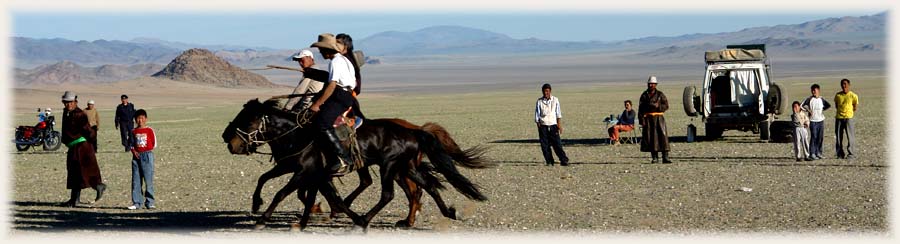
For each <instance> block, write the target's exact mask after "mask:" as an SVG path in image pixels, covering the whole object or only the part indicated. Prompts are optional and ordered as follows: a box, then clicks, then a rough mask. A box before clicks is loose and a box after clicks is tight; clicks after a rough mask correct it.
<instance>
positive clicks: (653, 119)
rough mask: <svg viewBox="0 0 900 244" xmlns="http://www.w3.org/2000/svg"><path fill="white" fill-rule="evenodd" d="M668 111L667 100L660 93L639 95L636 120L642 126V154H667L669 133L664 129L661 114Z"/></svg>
mask: <svg viewBox="0 0 900 244" xmlns="http://www.w3.org/2000/svg"><path fill="white" fill-rule="evenodd" d="M668 109H669V100H668V99H666V95H665V94H663V93H662V92H661V91H659V90H656V92H655V93H654V94H653V95H652V96H651V95H650V93H649V91H644V93H642V94H641V100H640V105H639V106H638V120H639V121H640V123H641V124H642V125H644V122H646V124H645V126H644V131H643V132H642V133H641V135H642V139H641V151H642V152H668V151H669V133H668V132H667V129H666V118H665V116H663V112H665V111H666V110H668Z"/></svg>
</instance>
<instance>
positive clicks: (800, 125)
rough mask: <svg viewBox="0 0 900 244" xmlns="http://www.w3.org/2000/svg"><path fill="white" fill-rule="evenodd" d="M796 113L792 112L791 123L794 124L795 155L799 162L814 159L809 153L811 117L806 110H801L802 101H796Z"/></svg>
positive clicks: (794, 105)
mask: <svg viewBox="0 0 900 244" xmlns="http://www.w3.org/2000/svg"><path fill="white" fill-rule="evenodd" d="M793 107H794V114H791V124H793V125H794V155H795V156H796V158H797V162H800V161H801V160H806V161H812V158H810V155H809V131H807V128H809V117H808V116H807V115H806V113H807V112H806V111H805V110H801V108H800V102H798V101H794V104H793Z"/></svg>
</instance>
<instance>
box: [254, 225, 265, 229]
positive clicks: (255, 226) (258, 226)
mask: <svg viewBox="0 0 900 244" xmlns="http://www.w3.org/2000/svg"><path fill="white" fill-rule="evenodd" d="M265 228H266V224H256V225H254V226H253V229H254V230H262V229H265Z"/></svg>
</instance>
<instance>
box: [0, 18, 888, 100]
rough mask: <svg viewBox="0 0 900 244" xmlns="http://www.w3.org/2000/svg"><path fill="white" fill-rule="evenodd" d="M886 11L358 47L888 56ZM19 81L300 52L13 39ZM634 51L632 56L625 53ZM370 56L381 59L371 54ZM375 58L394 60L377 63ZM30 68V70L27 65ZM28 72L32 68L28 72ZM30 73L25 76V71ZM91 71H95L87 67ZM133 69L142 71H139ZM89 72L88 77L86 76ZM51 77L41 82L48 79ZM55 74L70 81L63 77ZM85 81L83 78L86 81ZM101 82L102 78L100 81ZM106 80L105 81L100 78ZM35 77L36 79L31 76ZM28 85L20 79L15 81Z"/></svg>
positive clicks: (443, 29) (257, 60) (251, 60)
mask: <svg viewBox="0 0 900 244" xmlns="http://www.w3.org/2000/svg"><path fill="white" fill-rule="evenodd" d="M886 15H887V14H886V13H880V14H875V15H869V16H860V17H850V16H848V17H840V18H828V19H821V20H815V21H809V22H805V23H801V24H791V25H776V26H766V27H753V28H746V29H743V30H739V31H734V32H723V33H709V34H686V35H680V36H671V37H661V36H652V37H643V38H637V39H631V40H624V41H614V42H601V41H587V42H564V41H548V40H541V39H536V38H528V39H515V38H512V37H509V36H507V35H504V34H500V33H495V32H490V31H486V30H480V29H474V28H468V27H461V26H433V27H428V28H424V29H420V30H416V31H411V32H398V31H386V32H380V33H376V34H373V35H371V36H369V37H365V38H361V39H357V41H356V43H355V44H356V45H357V50H363V51H365V53H366V54H367V55H369V56H375V57H385V59H384V60H390V58H391V57H395V58H404V57H405V58H407V59H409V58H410V57H412V58H413V59H420V58H422V57H427V56H429V55H472V54H478V55H481V54H497V55H506V54H517V55H521V54H544V53H580V52H586V51H591V52H617V53H622V52H625V53H626V54H624V55H625V56H627V57H629V58H650V59H668V60H673V59H684V58H687V57H690V58H695V57H702V52H703V51H707V50H716V49H721V48H724V46H725V45H727V44H742V43H762V44H766V45H767V48H768V50H772V51H770V53H772V55H770V56H791V57H793V56H802V57H830V56H835V55H840V56H848V55H850V56H853V55H861V56H865V57H875V58H877V57H879V56H881V58H883V56H884V50H883V49H884V47H885V46H886V41H887V40H886V39H887V31H886V29H885V26H886V19H887V18H886V17H887V16H886ZM12 40H13V46H14V50H15V51H14V54H15V66H16V67H17V68H19V70H17V75H16V77H17V81H18V78H24V77H36V76H40V75H39V74H38V73H40V71H39V70H42V69H36V68H37V67H39V66H41V65H53V64H57V66H72V65H75V66H78V67H79V69H82V68H84V67H81V66H97V67H99V66H102V65H106V64H119V65H135V64H144V63H149V64H159V65H163V64H168V63H169V62H170V61H172V60H173V59H175V57H177V56H178V55H179V54H181V53H182V52H183V51H185V50H188V49H190V48H196V47H201V48H205V49H209V50H210V51H212V52H213V53H214V54H215V55H216V56H218V57H220V58H222V59H224V60H225V61H227V62H228V63H230V64H233V65H235V66H238V67H261V66H263V65H266V64H276V65H292V61H290V59H289V57H290V56H291V55H292V54H294V53H296V52H297V50H282V49H272V48H266V47H243V46H234V45H199V44H189V43H181V42H169V41H164V40H159V39H152V38H137V39H133V40H131V41H116V40H113V41H107V40H96V41H72V40H66V39H61V38H55V39H34V38H28V37H12ZM627 53H630V54H627ZM367 59H372V60H377V59H375V58H371V57H367ZM377 62H390V61H383V60H377V61H373V63H377ZM29 68H30V69H31V70H26V69H29ZM26 71H27V72H26ZM26 73H27V75H26ZM88 73H91V72H88ZM134 74H136V75H137V74H143V73H142V72H134ZM82 77H91V75H87V76H82ZM46 79H50V78H41V79H37V80H42V81H41V82H50V83H52V81H46ZM58 79H63V80H66V79H65V78H63V77H59V78H58ZM82 79H83V78H82ZM98 79H101V78H98ZM102 79H104V80H105V79H106V78H102ZM32 80H34V79H32ZM18 83H20V84H21V83H23V82H18Z"/></svg>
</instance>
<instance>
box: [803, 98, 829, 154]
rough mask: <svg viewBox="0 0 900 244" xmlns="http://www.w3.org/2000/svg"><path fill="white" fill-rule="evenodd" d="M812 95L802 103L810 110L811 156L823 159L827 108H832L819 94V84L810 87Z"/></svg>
mask: <svg viewBox="0 0 900 244" xmlns="http://www.w3.org/2000/svg"><path fill="white" fill-rule="evenodd" d="M809 90H810V93H812V96H810V97H808V98H806V100H803V103H802V104H801V105H800V106H801V107H803V108H804V109H806V111H809V157H810V158H812V159H822V158H824V155H822V144H823V143H824V142H825V113H824V112H825V110H828V108H831V104H830V103H828V101H826V100H825V99H824V98H822V97H821V96H819V84H813V85H812V86H810V87H809Z"/></svg>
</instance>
